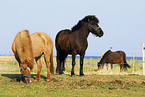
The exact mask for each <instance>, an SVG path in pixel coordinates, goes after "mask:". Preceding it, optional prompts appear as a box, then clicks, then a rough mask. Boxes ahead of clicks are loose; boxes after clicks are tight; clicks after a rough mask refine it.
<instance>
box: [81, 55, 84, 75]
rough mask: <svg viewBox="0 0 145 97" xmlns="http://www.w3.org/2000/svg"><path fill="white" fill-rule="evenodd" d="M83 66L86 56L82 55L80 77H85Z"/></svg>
mask: <svg viewBox="0 0 145 97" xmlns="http://www.w3.org/2000/svg"><path fill="white" fill-rule="evenodd" d="M83 64H84V54H83V55H80V76H84V73H83Z"/></svg>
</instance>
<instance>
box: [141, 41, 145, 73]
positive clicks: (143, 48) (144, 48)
mask: <svg viewBox="0 0 145 97" xmlns="http://www.w3.org/2000/svg"><path fill="white" fill-rule="evenodd" d="M144 50H145V47H144V43H142V62H143V63H142V67H143V68H142V69H143V71H142V74H143V75H145V73H144Z"/></svg>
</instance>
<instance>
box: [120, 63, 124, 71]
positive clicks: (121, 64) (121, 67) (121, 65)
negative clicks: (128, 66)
mask: <svg viewBox="0 0 145 97" xmlns="http://www.w3.org/2000/svg"><path fill="white" fill-rule="evenodd" d="M122 71H123V62H121V63H120V72H122Z"/></svg>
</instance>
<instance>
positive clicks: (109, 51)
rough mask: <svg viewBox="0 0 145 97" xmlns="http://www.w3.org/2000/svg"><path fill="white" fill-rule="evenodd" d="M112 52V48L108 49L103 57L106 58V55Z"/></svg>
mask: <svg viewBox="0 0 145 97" xmlns="http://www.w3.org/2000/svg"><path fill="white" fill-rule="evenodd" d="M110 52H112V51H111V50H108V51H107V52H106V53H105V54H104V55H103V58H105V57H106V56H108V54H109V53H110Z"/></svg>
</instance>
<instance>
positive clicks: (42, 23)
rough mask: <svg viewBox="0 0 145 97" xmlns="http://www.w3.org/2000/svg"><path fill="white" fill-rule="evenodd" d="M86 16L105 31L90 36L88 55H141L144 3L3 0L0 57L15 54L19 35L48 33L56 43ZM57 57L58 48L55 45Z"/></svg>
mask: <svg viewBox="0 0 145 97" xmlns="http://www.w3.org/2000/svg"><path fill="white" fill-rule="evenodd" d="M87 15H95V16H96V17H97V18H98V19H99V21H100V23H99V26H100V27H101V28H102V30H103V31H104V35H103V36H102V37H101V38H99V37H95V36H94V35H92V34H91V33H90V34H89V36H88V48H87V50H86V56H101V54H102V53H105V52H106V51H107V50H109V49H111V48H110V47H112V49H111V50H112V51H117V50H122V51H124V52H125V53H126V55H127V56H133V55H135V56H142V43H143V42H144V43H145V0H0V55H13V52H12V50H11V46H12V42H13V40H14V38H15V36H16V34H17V33H18V32H20V31H22V30H25V29H27V30H29V32H30V34H32V33H35V32H45V33H47V34H48V35H50V37H51V38H52V40H53V42H54V43H55V41H54V40H55V37H56V34H57V33H58V32H59V31H60V30H63V29H71V28H72V27H73V26H74V25H76V24H77V23H78V21H79V20H81V19H83V18H84V17H85V16H87ZM53 49H54V52H53V53H54V56H56V49H55V45H54V48H53Z"/></svg>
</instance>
